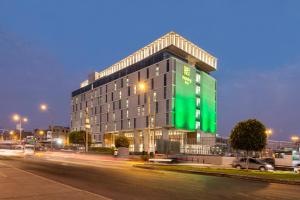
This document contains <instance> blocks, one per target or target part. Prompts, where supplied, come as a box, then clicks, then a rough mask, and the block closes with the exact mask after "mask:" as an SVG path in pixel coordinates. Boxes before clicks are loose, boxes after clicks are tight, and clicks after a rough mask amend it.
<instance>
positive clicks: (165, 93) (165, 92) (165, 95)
mask: <svg viewBox="0 0 300 200" xmlns="http://www.w3.org/2000/svg"><path fill="white" fill-rule="evenodd" d="M166 98H167V87H164V99H166Z"/></svg>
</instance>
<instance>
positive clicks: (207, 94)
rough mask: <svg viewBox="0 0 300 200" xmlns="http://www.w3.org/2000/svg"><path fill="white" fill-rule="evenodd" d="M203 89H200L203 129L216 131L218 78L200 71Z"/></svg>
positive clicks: (204, 130) (210, 131) (209, 131)
mask: <svg viewBox="0 0 300 200" xmlns="http://www.w3.org/2000/svg"><path fill="white" fill-rule="evenodd" d="M200 75H201V82H200V85H201V90H200V98H201V101H200V110H201V119H200V122H201V130H202V131H203V132H208V133H214V134H215V133H216V129H217V125H216V121H217V117H216V112H217V109H216V107H217V106H216V80H215V79H214V78H212V77H211V76H209V75H208V74H206V73H205V72H200Z"/></svg>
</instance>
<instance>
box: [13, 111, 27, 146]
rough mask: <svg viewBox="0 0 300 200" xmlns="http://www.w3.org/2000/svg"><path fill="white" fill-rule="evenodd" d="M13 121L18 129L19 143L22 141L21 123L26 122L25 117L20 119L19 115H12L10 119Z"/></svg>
mask: <svg viewBox="0 0 300 200" xmlns="http://www.w3.org/2000/svg"><path fill="white" fill-rule="evenodd" d="M12 119H13V121H15V122H17V123H18V124H17V128H19V131H20V143H21V141H22V122H24V123H26V122H28V118H27V117H22V116H20V115H19V114H14V115H13V117H12Z"/></svg>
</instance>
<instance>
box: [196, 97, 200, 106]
mask: <svg viewBox="0 0 300 200" xmlns="http://www.w3.org/2000/svg"><path fill="white" fill-rule="evenodd" d="M196 105H197V106H200V98H197V99H196Z"/></svg>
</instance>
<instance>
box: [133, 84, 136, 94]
mask: <svg viewBox="0 0 300 200" xmlns="http://www.w3.org/2000/svg"><path fill="white" fill-rule="evenodd" d="M133 93H134V94H136V85H135V86H134V87H133Z"/></svg>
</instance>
